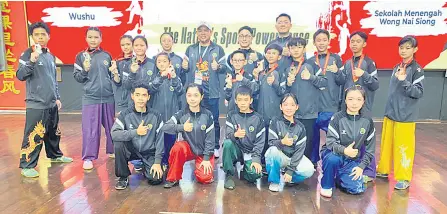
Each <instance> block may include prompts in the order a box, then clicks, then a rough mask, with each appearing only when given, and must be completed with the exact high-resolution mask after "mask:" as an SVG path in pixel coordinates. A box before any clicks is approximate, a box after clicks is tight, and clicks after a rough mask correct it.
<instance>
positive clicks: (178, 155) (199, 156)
mask: <svg viewBox="0 0 447 214" xmlns="http://www.w3.org/2000/svg"><path fill="white" fill-rule="evenodd" d="M185 91H186V102H187V103H188V106H187V107H186V108H185V109H184V110H180V111H179V112H177V113H175V114H174V115H173V116H172V117H171V119H170V120H169V121H168V122H167V123H166V124H165V125H164V126H163V129H162V130H163V131H164V132H165V133H168V134H178V133H181V134H182V137H183V139H184V140H183V141H178V142H176V143H175V144H174V146H173V147H172V149H171V153H170V155H169V171H168V175H167V177H166V183H165V185H164V187H165V188H171V187H173V186H175V185H178V182H179V180H180V179H181V178H182V173H183V165H184V164H185V162H186V161H190V160H195V165H196V169H195V170H194V175H195V177H196V179H197V181H198V182H200V183H203V184H209V183H212V182H213V181H214V179H213V178H214V176H213V168H214V155H213V153H214V152H213V150H214V146H215V144H214V140H215V138H214V130H213V129H214V119H213V115H212V113H211V112H210V111H208V110H207V109H205V108H203V107H202V106H201V101H202V99H203V96H204V94H203V90H202V87H201V86H200V85H197V84H195V83H191V84H190V85H188V86H187V87H186V90H185Z"/></svg>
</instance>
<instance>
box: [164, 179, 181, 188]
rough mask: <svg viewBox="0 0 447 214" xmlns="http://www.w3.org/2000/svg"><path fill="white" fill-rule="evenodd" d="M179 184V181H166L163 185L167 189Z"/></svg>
mask: <svg viewBox="0 0 447 214" xmlns="http://www.w3.org/2000/svg"><path fill="white" fill-rule="evenodd" d="M177 185H178V181H166V183H165V185H164V186H163V187H164V188H166V189H169V188H172V187H174V186H177Z"/></svg>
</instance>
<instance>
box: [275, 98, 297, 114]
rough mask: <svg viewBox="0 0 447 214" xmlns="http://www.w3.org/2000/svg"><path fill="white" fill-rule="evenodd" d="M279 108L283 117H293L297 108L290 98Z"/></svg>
mask: <svg viewBox="0 0 447 214" xmlns="http://www.w3.org/2000/svg"><path fill="white" fill-rule="evenodd" d="M279 108H280V109H281V111H282V113H283V115H284V116H285V117H293V116H294V115H295V112H296V111H298V108H299V106H298V104H297V103H296V102H295V100H294V99H293V98H292V97H287V98H286V99H285V100H284V102H282V103H281V105H280V106H279Z"/></svg>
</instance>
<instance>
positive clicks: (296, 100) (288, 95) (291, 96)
mask: <svg viewBox="0 0 447 214" xmlns="http://www.w3.org/2000/svg"><path fill="white" fill-rule="evenodd" d="M289 97H290V98H292V99H293V101H294V102H295V104H297V105H298V98H297V97H296V95H295V94H292V93H286V94H284V95H283V96H282V98H281V105H282V104H283V103H284V102H286V100H287V98H289Z"/></svg>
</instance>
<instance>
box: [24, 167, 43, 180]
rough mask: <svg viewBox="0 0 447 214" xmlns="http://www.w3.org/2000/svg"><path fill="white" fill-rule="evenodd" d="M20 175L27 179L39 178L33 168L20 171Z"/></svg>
mask: <svg viewBox="0 0 447 214" xmlns="http://www.w3.org/2000/svg"><path fill="white" fill-rule="evenodd" d="M21 174H22V175H23V176H24V177H27V178H36V177H39V172H37V171H36V170H35V169H34V168H30V169H22V172H21Z"/></svg>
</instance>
